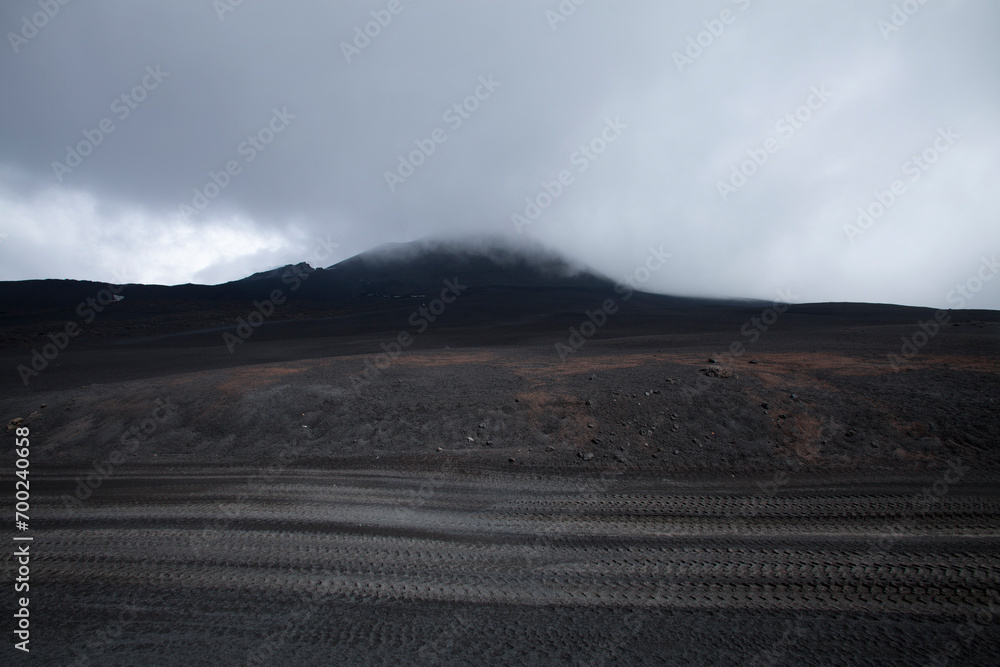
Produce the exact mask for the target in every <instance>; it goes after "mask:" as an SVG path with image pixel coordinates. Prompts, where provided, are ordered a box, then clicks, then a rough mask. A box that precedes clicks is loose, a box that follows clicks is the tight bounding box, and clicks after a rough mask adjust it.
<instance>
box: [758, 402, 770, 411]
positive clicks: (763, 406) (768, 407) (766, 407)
mask: <svg viewBox="0 0 1000 667" xmlns="http://www.w3.org/2000/svg"><path fill="white" fill-rule="evenodd" d="M760 407H762V408H764V409H765V410H770V409H771V404H770V403H761V404H760Z"/></svg>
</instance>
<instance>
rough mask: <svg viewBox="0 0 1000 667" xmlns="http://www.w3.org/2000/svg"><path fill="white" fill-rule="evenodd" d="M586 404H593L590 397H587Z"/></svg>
mask: <svg viewBox="0 0 1000 667" xmlns="http://www.w3.org/2000/svg"><path fill="white" fill-rule="evenodd" d="M585 404H586V405H593V403H591V402H590V399H589V398H588V399H587V401H586V403H585Z"/></svg>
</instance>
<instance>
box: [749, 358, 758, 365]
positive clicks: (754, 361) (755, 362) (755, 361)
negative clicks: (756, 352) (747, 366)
mask: <svg viewBox="0 0 1000 667" xmlns="http://www.w3.org/2000/svg"><path fill="white" fill-rule="evenodd" d="M750 363H751V364H759V363H760V360H758V359H751V360H750Z"/></svg>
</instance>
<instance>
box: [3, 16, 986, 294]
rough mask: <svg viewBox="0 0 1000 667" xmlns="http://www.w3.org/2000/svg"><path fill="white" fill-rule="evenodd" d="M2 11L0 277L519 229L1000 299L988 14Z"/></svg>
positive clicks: (169, 278) (667, 288) (608, 261)
mask: <svg viewBox="0 0 1000 667" xmlns="http://www.w3.org/2000/svg"><path fill="white" fill-rule="evenodd" d="M579 1H580V0H577V2H579ZM60 2H67V4H65V5H62V4H60ZM894 5H895V8H894ZM46 7H47V8H48V14H46V13H45V12H46ZM571 10H572V11H571ZM393 11H394V12H395V13H393ZM373 12H374V14H373ZM50 15H51V16H50ZM376 21H381V23H382V24H384V25H380V24H379V23H377V22H376ZM0 28H2V31H3V32H4V33H5V39H4V43H3V44H2V45H0V54H2V55H0V83H2V88H0V89H2V91H3V102H2V104H0V115H2V116H0V121H2V122H0V258H2V262H0V279H2V280H19V279H27V278H80V279H92V280H106V281H111V282H120V281H121V278H122V277H124V278H125V279H127V280H128V281H129V282H157V283H165V284H176V283H184V282H199V283H217V282H223V281H226V280H232V279H236V278H240V277H243V276H245V275H248V274H250V273H253V272H254V271H259V270H264V269H269V268H273V267H276V266H280V265H283V264H286V263H291V262H298V261H303V260H304V261H309V262H310V263H311V264H314V265H322V266H328V265H330V264H333V263H335V262H336V261H339V260H341V259H345V258H347V257H350V256H352V255H354V254H357V253H358V252H362V251H364V250H366V249H369V248H371V247H373V246H376V245H379V244H381V243H383V242H386V241H409V240H414V239H418V238H422V237H426V236H440V235H449V234H456V233H458V234H463V235H468V234H507V235H511V236H514V237H518V236H520V237H522V238H528V239H531V240H534V241H540V242H542V243H544V244H546V245H549V246H551V247H553V248H555V249H557V250H560V251H562V252H563V253H565V254H567V255H568V256H570V257H572V258H575V259H578V260H580V261H583V262H585V263H587V264H589V265H591V266H593V267H594V268H596V269H598V270H600V271H603V272H605V273H607V274H609V275H611V276H612V277H615V278H621V277H622V276H624V275H626V274H634V271H635V269H636V268H637V267H639V266H642V265H643V264H644V262H645V261H646V259H647V257H648V256H649V253H650V247H653V248H655V249H660V248H661V247H662V249H663V250H664V251H666V252H668V253H670V254H671V257H670V258H669V260H668V261H667V263H666V265H665V266H664V267H663V268H661V269H660V270H658V271H656V272H654V273H653V274H652V276H651V278H650V280H649V281H648V282H647V283H645V285H644V287H646V288H647V289H650V290H652V291H660V292H667V293H675V294H692V295H715V296H746V297H758V298H765V299H768V298H774V297H775V291H776V290H779V289H780V290H786V289H787V290H790V293H791V294H792V295H794V296H795V297H796V298H795V300H797V301H800V302H804V301H840V300H850V301H870V302H893V303H904V304H912V305H925V306H935V307H947V306H948V305H953V304H954V302H952V303H951V304H949V302H948V295H949V293H950V292H952V290H955V289H956V287H957V286H958V285H960V284H961V285H966V284H967V283H968V281H969V280H970V279H972V284H971V287H973V288H974V287H979V286H980V285H981V289H980V290H979V291H978V292H970V294H971V296H972V298H970V299H969V300H968V302H967V307H973V308H994V309H997V308H1000V279H997V280H989V281H986V282H983V283H978V282H977V280H979V279H980V278H976V276H977V274H978V275H979V276H981V277H985V276H987V275H989V276H992V273H991V269H985V268H984V267H983V258H985V259H986V260H991V259H992V258H993V257H994V256H996V255H997V254H1000V224H998V223H1000V217H998V212H1000V187H998V185H1000V183H998V181H1000V179H998V176H1000V40H998V39H997V35H998V34H1000V3H997V2H994V1H993V0H927V1H926V2H924V3H923V4H921V3H920V2H918V1H917V0H908V1H907V2H896V3H894V2H891V1H889V0H884V1H883V0H857V1H852V0H829V1H822V0H812V1H809V2H805V1H802V2H791V1H787V2H778V1H777V0H770V1H768V0H713V1H711V2H685V3H681V2H664V1H663V0H644V1H633V2H628V1H622V2H610V1H599V0H589V1H586V2H583V3H582V4H580V5H579V6H577V5H576V4H575V3H574V2H572V0H564V1H563V2H562V3H560V2H559V1H558V0H539V1H536V2H523V1H519V0H502V1H501V0H494V1H490V2H486V1H478V2H476V1H472V0H464V1H462V2H459V1H457V0H456V1H450V2H445V1H434V0H398V2H397V1H395V0H393V1H390V0H374V1H370V2H363V3H362V2H339V1H338V2H318V1H311V2H305V1H289V0H282V1H281V2H278V1H277V0H274V1H271V2H266V1H263V0H257V1H255V2H249V1H246V2H242V3H238V0H217V1H216V2H214V4H213V2H212V1H210V0H171V1H170V2H163V1H157V2H152V1H147V2H142V1H134V0H133V1H125V0H121V1H111V0H104V1H101V0H88V1H87V2H83V1H77V2H69V1H68V0H41V1H39V0H7V1H5V2H4V3H3V5H2V8H0ZM366 32H367V33H368V35H366V34H365V33H366ZM371 35H374V36H371ZM456 105H457V108H456ZM108 130H110V132H108ZM432 149H433V150H432ZM414 151H417V152H416V153H414ZM914 158H916V159H914ZM401 160H403V163H401ZM227 168H228V169H229V173H227ZM213 173H214V174H215V179H214V180H215V182H213V177H212V174H213ZM560 178H562V182H560ZM196 190H197V193H196ZM206 190H207V191H206ZM893 190H895V192H893ZM880 199H881V200H882V201H881V202H880V201H879V200H880ZM530 200H533V201H534V202H535V205H538V206H539V208H538V209H537V210H535V209H534V208H533V207H532V206H530V205H529V201H530ZM543 206H544V208H542V207H543ZM859 208H860V209H862V210H864V211H867V212H868V214H869V215H870V216H871V217H870V218H868V219H866V218H862V219H861V220H860V222H859ZM515 215H516V216H520V217H512V216H515ZM321 241H322V242H323V243H325V245H326V246H327V247H328V248H332V249H331V250H329V251H328V252H327V251H323V250H321V251H320V252H319V253H318V255H317V253H316V251H315V249H316V248H317V245H318V244H320V242H321ZM640 275H641V274H640Z"/></svg>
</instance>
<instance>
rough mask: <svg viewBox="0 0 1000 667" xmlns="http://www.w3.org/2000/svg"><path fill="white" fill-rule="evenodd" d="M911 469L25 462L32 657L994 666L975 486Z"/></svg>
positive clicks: (994, 514) (989, 539) (985, 542)
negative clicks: (98, 467) (693, 474)
mask: <svg viewBox="0 0 1000 667" xmlns="http://www.w3.org/2000/svg"><path fill="white" fill-rule="evenodd" d="M930 482H933V480H929V483H928V484H923V485H907V484H902V483H899V484H893V483H888V482H886V481H884V480H882V481H876V480H867V481H866V480H859V479H857V478H855V479H853V480H848V479H841V480H827V481H825V482H824V483H822V484H817V483H812V482H810V481H808V480H803V479H793V478H789V477H786V476H783V475H779V476H775V477H773V478H760V479H753V480H746V479H742V480H741V479H737V478H718V477H717V478H713V479H706V478H701V479H694V478H690V479H685V478H669V477H654V476H647V477H637V476H635V475H630V476H627V477H626V476H624V475H613V474H610V473H604V474H602V475H592V476H589V477H583V476H580V477H569V476H561V477H559V476H538V475H531V474H517V473H495V474H486V473H483V474H475V473H468V472H466V473H460V472H457V471H454V470H450V471H449V470H442V471H441V472H438V473H430V472H384V471H378V470H359V471H351V472H313V473H310V472H303V471H297V472H291V471H287V472H281V473H274V472H271V473H263V472H262V471H253V470H224V469H204V468H203V469H200V470H192V469H186V470H181V469H174V470H159V471H157V472H155V473H135V474H132V475H125V474H123V475H120V476H118V477H116V478H114V479H112V480H109V481H108V482H106V483H105V485H104V487H102V489H101V492H100V493H99V494H95V495H94V496H93V497H92V498H89V499H88V500H86V501H83V502H81V503H70V502H68V501H67V500H66V499H65V498H63V496H62V494H64V493H72V489H73V485H74V482H73V480H72V478H71V477H69V476H67V477H63V478H60V477H59V476H58V475H48V476H47V477H46V481H45V483H44V484H41V485H40V486H42V487H43V488H44V489H45V494H44V496H37V497H36V502H37V503H40V504H39V505H38V507H37V509H36V515H37V523H36V534H37V535H38V537H37V538H36V541H35V542H34V544H33V547H32V548H33V549H34V550H35V552H34V556H33V561H32V568H33V569H32V577H33V582H36V583H34V584H33V596H32V608H33V609H36V610H37V612H33V614H35V615H34V616H33V617H32V618H33V628H37V629H38V630H37V632H38V634H37V635H35V636H34V637H33V638H35V639H36V642H35V643H34V644H33V645H34V646H35V649H34V650H33V651H32V658H33V660H34V662H35V664H46V665H49V664H53V665H54V664H100V665H135V664H143V665H154V664H191V665H199V664H206V665H208V664H211V665H220V664H298V665H332V664H470V663H473V662H482V663H489V664H513V663H517V664H553V663H556V664H587V665H601V664H622V663H633V664H634V663H646V664H677V665H680V664H755V665H781V664H795V665H802V664H831V661H832V662H835V663H837V664H899V665H914V664H947V663H951V664H996V662H997V660H998V657H997V656H998V655H1000V491H998V490H997V489H996V488H990V487H988V486H976V485H973V484H963V485H957V486H956V487H955V488H951V489H948V490H947V492H945V493H944V494H943V495H942V496H941V497H937V496H936V495H934V494H933V493H931V494H930V495H927V494H925V493H924V492H925V491H926V490H928V489H929V488H930ZM939 490H940V487H939ZM46 629H48V630H46Z"/></svg>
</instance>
